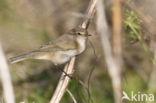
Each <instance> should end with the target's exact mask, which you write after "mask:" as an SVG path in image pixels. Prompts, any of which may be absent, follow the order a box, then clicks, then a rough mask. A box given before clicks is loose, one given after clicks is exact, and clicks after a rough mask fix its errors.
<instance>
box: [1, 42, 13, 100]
mask: <svg viewBox="0 0 156 103" xmlns="http://www.w3.org/2000/svg"><path fill="white" fill-rule="evenodd" d="M0 75H1V79H2V87H3V92H4V99H5V103H15V98H14V92H13V86H12V82H11V77H10V73H9V68H8V65H7V63H6V59H5V56H4V53H3V50H2V47H1V44H0Z"/></svg>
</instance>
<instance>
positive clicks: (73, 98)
mask: <svg viewBox="0 0 156 103" xmlns="http://www.w3.org/2000/svg"><path fill="white" fill-rule="evenodd" d="M67 92H68V94H69V95H70V97H71V98H72V100H73V102H74V103H77V101H76V99H75V97H74V96H73V94H72V93H71V92H70V91H69V90H68V89H67Z"/></svg>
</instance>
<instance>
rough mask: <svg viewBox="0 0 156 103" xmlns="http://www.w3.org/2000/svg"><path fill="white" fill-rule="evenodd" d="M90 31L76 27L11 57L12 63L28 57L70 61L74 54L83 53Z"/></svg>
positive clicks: (60, 62)
mask: <svg viewBox="0 0 156 103" xmlns="http://www.w3.org/2000/svg"><path fill="white" fill-rule="evenodd" d="M88 36H90V35H88V32H87V30H86V29H83V28H79V27H78V28H74V29H72V30H70V31H69V32H66V33H65V34H64V35H62V36H61V37H59V38H58V39H56V40H55V41H51V42H49V43H47V44H45V45H43V46H41V47H40V48H38V49H36V50H33V51H31V52H28V53H25V54H22V55H19V56H16V57H12V58H9V60H10V62H11V63H16V62H19V61H23V60H26V59H42V60H50V61H52V63H54V64H55V65H60V64H64V63H66V62H68V61H69V60H70V59H71V58H72V57H73V56H76V55H79V54H81V53H82V52H83V51H84V50H85V49H86V42H87V39H88Z"/></svg>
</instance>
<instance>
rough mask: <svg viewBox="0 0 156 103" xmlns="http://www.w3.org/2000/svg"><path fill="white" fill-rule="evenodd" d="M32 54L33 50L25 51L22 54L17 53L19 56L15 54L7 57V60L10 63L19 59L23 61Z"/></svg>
mask: <svg viewBox="0 0 156 103" xmlns="http://www.w3.org/2000/svg"><path fill="white" fill-rule="evenodd" d="M32 55H33V52H29V53H26V54H22V55H19V56H15V57H12V58H9V61H10V62H11V63H16V62H19V61H23V60H25V59H28V58H29V57H31V56H32Z"/></svg>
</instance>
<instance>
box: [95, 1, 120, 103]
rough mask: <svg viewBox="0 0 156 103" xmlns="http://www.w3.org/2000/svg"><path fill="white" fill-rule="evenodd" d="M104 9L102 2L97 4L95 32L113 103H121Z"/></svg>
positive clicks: (116, 69) (116, 70) (117, 74)
mask: <svg viewBox="0 0 156 103" xmlns="http://www.w3.org/2000/svg"><path fill="white" fill-rule="evenodd" d="M104 9H105V7H104V5H103V2H102V0H99V2H98V3H97V30H98V33H99V34H100V36H101V42H102V47H103V51H104V55H105V61H106V64H107V67H108V72H109V75H110V77H111V79H112V85H113V90H114V98H115V103H121V78H120V75H119V68H118V66H117V63H116V62H115V59H114V57H113V54H112V47H111V42H110V40H109V35H110V32H109V27H108V24H107V21H106V15H105V10H104Z"/></svg>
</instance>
